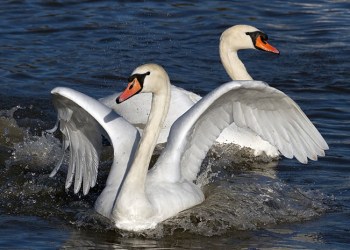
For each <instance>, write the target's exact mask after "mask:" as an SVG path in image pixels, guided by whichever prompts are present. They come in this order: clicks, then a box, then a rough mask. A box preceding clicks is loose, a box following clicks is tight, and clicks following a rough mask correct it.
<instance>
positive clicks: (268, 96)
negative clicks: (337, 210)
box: [51, 64, 328, 231]
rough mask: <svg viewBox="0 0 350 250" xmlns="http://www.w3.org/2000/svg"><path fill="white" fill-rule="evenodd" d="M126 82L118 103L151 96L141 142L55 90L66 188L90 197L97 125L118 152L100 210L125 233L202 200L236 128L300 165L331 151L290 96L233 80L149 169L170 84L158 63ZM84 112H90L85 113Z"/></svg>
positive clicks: (120, 123) (187, 121)
mask: <svg viewBox="0 0 350 250" xmlns="http://www.w3.org/2000/svg"><path fill="white" fill-rule="evenodd" d="M128 82H129V83H128V85H127V87H126V89H125V90H124V91H123V92H122V93H121V94H120V95H119V96H118V97H117V98H116V100H115V101H116V102H117V104H115V105H120V104H121V103H127V102H128V101H131V100H132V99H133V98H134V97H136V96H137V95H139V94H142V93H151V94H152V102H151V110H150V114H149V118H148V121H147V123H146V125H145V128H144V130H143V133H142V136H141V137H140V136H139V133H138V130H137V129H136V127H135V126H133V125H132V124H131V123H129V122H128V121H126V120H125V119H124V118H123V117H121V116H119V115H118V114H117V113H116V112H115V111H113V110H112V109H111V108H109V107H107V106H105V105H103V104H101V103H100V102H98V101H97V100H95V99H93V98H90V97H87V96H85V95H84V94H82V93H80V92H77V91H76V92H75V91H72V90H70V89H67V88H64V87H57V88H55V89H53V90H52V94H53V97H54V99H53V100H54V105H55V107H56V109H57V110H58V114H59V118H60V121H61V122H60V130H61V131H62V133H63V135H64V136H63V138H64V145H65V146H64V147H63V148H66V147H67V145H69V146H70V154H71V155H70V163H69V169H68V174H67V182H66V188H69V187H70V186H71V184H72V183H73V179H74V192H78V191H79V189H80V188H81V185H83V191H84V193H86V192H87V191H88V189H89V187H91V186H93V185H94V184H95V183H96V175H97V170H98V169H97V164H98V162H96V159H97V158H96V157H94V156H95V155H96V154H97V153H96V152H97V151H98V145H97V144H100V143H101V141H100V140H101V139H100V137H99V136H96V134H95V133H94V131H95V130H92V133H89V132H91V131H89V130H90V129H91V127H90V126H89V122H90V121H89V120H90V119H91V120H93V121H94V122H96V123H98V124H99V125H100V126H101V127H102V128H103V130H104V131H105V132H106V133H107V134H106V136H107V137H108V138H109V139H110V140H111V143H112V145H113V149H114V150H113V151H114V160H113V163H112V166H111V170H110V173H109V176H108V178H107V183H106V187H105V189H104V190H103V191H102V193H101V195H100V196H99V197H98V199H97V201H96V203H95V210H96V211H97V212H98V213H100V214H102V215H104V216H105V217H107V218H109V219H110V220H112V221H113V222H114V224H115V226H116V227H117V228H120V229H122V230H128V231H141V230H145V229H152V228H154V227H155V226H156V225H157V224H158V223H160V222H162V221H164V220H166V219H168V218H170V217H172V216H175V215H176V214H178V213H179V212H181V211H183V210H185V209H188V208H191V207H193V206H195V205H197V204H200V203H201V202H203V200H204V198H205V197H204V194H203V192H202V190H201V189H200V187H199V186H197V185H196V184H195V183H194V181H195V180H196V177H197V174H198V172H199V170H200V166H201V163H202V160H203V159H204V157H205V155H206V153H207V152H208V150H209V148H210V147H211V146H212V144H213V143H214V142H215V139H216V138H217V137H218V136H219V135H220V133H221V131H222V130H223V129H225V128H226V127H227V126H229V125H230V124H231V123H235V124H236V126H238V127H242V128H244V127H245V128H249V129H251V130H252V131H254V132H255V133H257V134H259V135H260V136H261V137H262V138H264V139H265V140H267V141H269V143H271V144H272V145H274V146H275V147H277V148H278V150H279V151H280V152H281V154H283V155H284V156H285V157H288V158H292V157H293V156H294V157H295V158H296V159H297V160H299V161H300V162H302V163H307V161H308V158H309V159H311V160H317V157H318V156H324V155H325V152H324V151H325V150H326V149H328V145H327V143H326V141H325V140H324V139H323V137H322V136H321V134H320V133H319V132H318V130H317V129H316V128H315V127H314V125H313V124H312V123H311V121H310V120H309V119H308V118H307V117H306V115H305V114H304V113H303V111H302V110H301V109H300V108H299V106H298V105H297V104H296V103H295V102H294V101H293V100H292V99H291V98H289V97H288V96H287V95H286V94H284V93H283V92H281V91H279V90H277V89H275V88H273V87H270V86H268V85H267V84H265V83H264V82H260V81H252V80H251V81H232V82H228V83H226V84H223V85H221V86H220V87H218V88H217V89H215V90H213V91H212V92H210V93H209V94H208V95H206V96H205V97H203V98H201V99H200V100H199V101H198V102H197V103H195V104H194V105H193V106H192V107H191V108H190V109H189V110H188V111H187V112H185V113H184V114H183V115H181V116H180V117H179V118H178V119H177V120H176V121H175V122H174V123H173V125H172V126H171V129H170V133H169V137H168V140H167V144H166V146H165V148H164V149H163V151H162V152H161V154H160V156H159V158H158V159H157V161H156V163H155V164H154V166H153V167H152V168H151V169H149V164H150V160H151V156H152V154H153V151H154V148H155V146H156V144H157V140H158V137H159V135H160V131H161V127H162V124H163V123H164V122H165V120H166V116H167V113H168V112H169V106H170V103H171V84H170V80H169V76H168V74H167V73H166V71H165V70H164V69H163V68H162V67H161V66H159V65H157V64H145V65H141V66H139V67H137V68H136V69H135V70H134V71H133V73H132V74H131V76H130V77H129V79H128ZM72 100H74V103H73V102H72ZM90 106H93V107H94V108H93V109H92V108H89V107H90ZM81 108H83V109H85V110H86V111H84V112H80V110H81ZM75 113H77V114H75ZM87 122H88V123H87ZM81 131H84V132H85V135H86V137H83V136H82V135H81V133H82V132H81ZM82 138H83V139H82ZM59 166H60V164H58V165H57V166H56V168H55V169H54V170H53V172H52V174H51V175H54V174H55V173H57V171H58V169H59Z"/></svg>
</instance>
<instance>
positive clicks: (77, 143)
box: [50, 87, 138, 195]
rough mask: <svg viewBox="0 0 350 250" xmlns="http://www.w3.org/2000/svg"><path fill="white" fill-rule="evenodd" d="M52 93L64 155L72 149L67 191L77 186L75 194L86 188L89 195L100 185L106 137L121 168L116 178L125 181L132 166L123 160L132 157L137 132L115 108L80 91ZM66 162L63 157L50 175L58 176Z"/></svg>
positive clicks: (115, 161) (66, 89)
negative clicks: (104, 138)
mask: <svg viewBox="0 0 350 250" xmlns="http://www.w3.org/2000/svg"><path fill="white" fill-rule="evenodd" d="M51 93H52V94H53V103H54V106H55V107H56V109H57V112H58V120H59V128H60V131H61V132H62V134H63V145H62V150H63V153H64V152H65V150H66V149H67V148H68V147H69V149H70V157H69V166H68V172H67V179H66V185H65V187H66V189H68V188H69V187H70V186H71V185H72V184H73V183H74V193H78V192H79V190H80V188H81V186H83V193H84V195H85V194H87V193H88V192H89V189H90V188H91V187H94V186H95V185H96V180H97V173H98V164H99V158H100V151H101V147H102V137H101V135H102V134H104V135H106V136H107V138H108V139H110V141H111V143H112V144H113V147H114V161H113V164H117V165H121V166H120V167H119V170H117V172H116V173H114V174H115V175H116V176H114V178H115V180H118V179H120V182H121V180H122V178H123V177H124V174H125V171H126V168H127V165H128V159H123V158H128V157H130V154H131V151H132V148H133V145H134V143H135V141H136V140H137V139H136V138H138V132H137V130H136V129H135V128H134V127H133V126H132V125H130V124H129V123H128V122H127V121H125V120H124V119H123V118H122V117H120V116H119V115H118V114H116V113H115V112H114V111H113V110H112V109H110V108H108V107H107V106H105V105H103V104H101V103H100V102H98V101H97V100H95V99H93V98H91V97H89V96H87V95H84V94H82V93H80V92H78V91H75V90H72V89H69V88H63V87H59V88H55V89H53V90H52V91H51ZM62 157H63V156H62ZM62 162H63V158H62V159H61V160H60V161H59V163H58V164H57V165H56V167H55V169H54V170H53V171H52V173H51V174H50V176H51V177H52V176H54V175H55V174H56V173H57V171H58V170H59V168H60V166H61V164H62ZM73 180H74V181H73ZM116 188H118V187H116Z"/></svg>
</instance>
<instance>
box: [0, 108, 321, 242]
mask: <svg viewBox="0 0 350 250" xmlns="http://www.w3.org/2000/svg"><path fill="white" fill-rule="evenodd" d="M16 110H18V107H16V108H14V109H12V110H10V111H7V112H5V111H1V113H0V114H1V118H0V120H1V129H2V130H5V131H8V132H7V133H6V135H5V136H3V137H2V138H3V139H2V141H1V146H2V147H6V149H7V150H10V151H9V152H10V153H8V154H7V155H8V158H7V159H6V160H5V161H4V166H3V167H2V168H1V169H0V172H1V173H0V174H1V175H0V193H1V194H0V195H1V197H0V209H1V210H4V211H6V212H8V213H13V214H26V215H37V216H41V217H44V218H46V217H54V218H58V219H59V220H60V221H61V222H62V223H67V222H68V223H69V224H71V225H73V226H74V227H78V228H87V229H93V230H98V231H115V232H116V233H118V234H120V235H121V236H124V237H133V236H135V235H137V236H143V237H148V238H160V237H164V236H167V235H172V234H174V233H181V232H190V233H193V234H199V235H205V236H213V235H221V234H224V233H226V232H227V231H230V230H252V229H257V228H261V227H264V226H266V225H271V224H276V223H289V222H297V221H303V220H310V219H312V218H314V217H315V216H319V215H320V214H322V213H324V212H325V211H326V210H327V208H328V207H327V205H326V203H327V199H328V198H327V197H325V196H324V195H323V194H319V193H317V192H311V191H303V190H300V189H296V188H293V187H291V186H288V185H287V184H285V183H283V182H282V181H281V180H279V179H278V177H277V175H276V172H275V170H274V168H275V166H276V164H277V161H276V160H275V159H274V160H272V161H271V159H268V158H267V157H264V156H259V157H255V158H254V157H252V155H251V152H250V150H249V149H241V148H239V147H238V146H234V145H224V146H219V145H216V146H214V147H213V148H212V149H211V150H210V152H209V153H208V154H207V157H206V158H205V160H204V161H203V164H202V170H201V173H200V175H199V177H198V180H197V184H198V185H199V186H200V187H201V188H202V189H203V191H204V193H205V196H206V199H205V201H204V202H203V203H202V204H200V205H198V206H196V207H193V208H191V209H188V210H186V211H183V212H181V213H179V214H178V215H177V216H175V217H173V218H170V219H168V220H167V221H164V222H163V223H160V224H159V225H158V226H157V227H156V228H155V229H153V230H146V231H143V232H140V233H130V232H123V231H120V230H118V229H115V228H114V227H113V223H111V222H110V221H109V220H107V219H106V218H104V217H102V216H100V215H98V214H97V213H96V212H95V211H94V210H93V203H94V201H95V200H96V198H97V196H98V195H99V193H100V192H101V191H102V189H103V187H104V183H105V180H106V178H107V176H108V171H109V166H110V164H111V160H112V159H111V147H110V146H109V147H108V146H107V147H105V149H104V152H103V153H102V155H105V156H107V157H102V160H101V163H100V167H99V177H98V183H97V186H96V187H95V188H93V189H92V190H91V192H90V193H89V194H88V195H87V196H81V195H73V194H72V191H67V190H64V182H65V175H66V174H65V172H64V171H60V172H59V173H58V174H57V176H56V177H54V178H49V173H50V172H51V170H52V169H53V166H54V165H55V163H57V161H58V160H59V157H60V156H61V143H60V141H59V139H57V138H56V137H55V136H53V135H51V134H46V133H42V134H41V135H40V136H38V135H31V133H30V132H29V130H28V129H27V128H21V127H19V126H18V124H17V123H16V120H15V119H14V118H13V114H14V112H15V111H16ZM67 162H68V161H67V159H65V161H64V163H63V164H64V165H67Z"/></svg>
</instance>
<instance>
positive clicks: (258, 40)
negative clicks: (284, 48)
mask: <svg viewBox="0 0 350 250" xmlns="http://www.w3.org/2000/svg"><path fill="white" fill-rule="evenodd" d="M255 46H256V47H258V48H259V49H261V50H264V51H267V52H271V53H274V54H279V53H280V52H279V51H278V49H276V48H275V47H273V46H272V45H271V44H269V43H267V42H266V41H265V42H263V40H261V36H258V37H257V38H256V42H255Z"/></svg>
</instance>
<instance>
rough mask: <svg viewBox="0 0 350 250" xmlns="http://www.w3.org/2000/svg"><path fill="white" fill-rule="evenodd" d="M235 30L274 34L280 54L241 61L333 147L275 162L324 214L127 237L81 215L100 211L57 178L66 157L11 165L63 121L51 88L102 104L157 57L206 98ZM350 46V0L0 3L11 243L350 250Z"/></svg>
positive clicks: (4, 193)
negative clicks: (53, 174)
mask: <svg viewBox="0 0 350 250" xmlns="http://www.w3.org/2000/svg"><path fill="white" fill-rule="evenodd" d="M235 24H249V25H253V26H255V27H257V28H259V29H260V30H262V31H264V32H265V33H267V34H268V35H269V41H270V42H271V44H273V45H274V46H276V47H277V48H278V49H279V50H280V52H281V54H280V56H276V55H272V54H268V53H262V52H260V51H252V50H249V51H248V50H247V51H242V52H240V53H239V55H240V57H241V58H242V60H243V62H244V63H245V65H246V67H247V69H248V71H249V72H250V74H251V75H252V77H253V78H254V79H256V80H263V81H265V82H267V83H269V84H270V85H271V86H273V87H275V88H278V89H279V90H281V91H283V92H285V93H287V94H288V95H289V96H290V97H291V98H292V99H293V100H295V101H296V102H297V103H298V104H299V105H300V107H301V108H302V109H303V110H304V112H305V113H306V115H307V116H308V117H309V118H310V119H311V121H312V122H313V123H314V124H315V126H316V127H317V128H318V129H319V131H320V132H321V134H322V135H323V136H324V137H325V139H326V141H327V142H328V145H329V147H330V150H328V151H327V152H326V157H323V158H320V159H319V161H316V162H310V163H309V164H308V165H302V164H300V163H298V162H297V161H296V160H295V159H292V160H288V159H284V158H282V159H281V160H280V161H279V163H278V165H277V166H276V167H275V168H274V171H275V173H276V176H277V177H278V179H279V180H280V181H281V183H283V184H285V185H288V187H291V188H293V189H294V188H295V189H297V190H302V191H303V192H305V194H310V195H311V194H312V195H311V196H312V197H317V202H319V201H320V200H324V203H325V204H324V207H323V208H325V207H327V208H325V210H326V211H323V212H322V213H320V215H318V216H310V217H309V218H308V219H305V218H304V219H300V221H298V220H296V221H294V222H292V221H291V220H290V222H289V223H286V222H285V221H284V222H283V223H279V221H278V220H276V221H275V223H271V224H263V225H256V227H255V228H248V229H246V230H245V229H243V228H229V229H228V230H226V231H225V232H224V233H221V234H219V235H216V236H206V235H203V234H202V233H198V234H196V233H194V232H186V231H184V232H175V233H174V234H171V235H168V236H167V235H165V236H159V235H156V236H155V237H148V236H147V237H146V236H144V237H142V236H130V235H128V236H125V235H124V234H123V233H120V232H116V231H115V230H113V229H111V230H103V229H102V228H103V226H100V227H98V226H97V227H95V226H93V225H94V223H95V222H94V217H93V216H91V215H89V216H88V218H89V219H88V220H89V222H87V221H86V220H85V219H81V218H82V217H84V216H85V213H86V211H87V212H89V213H92V214H93V207H92V206H93V205H92V204H93V200H94V198H95V197H94V196H93V195H92V197H79V196H78V197H77V196H74V195H73V194H71V193H69V192H65V191H64V190H63V189H64V180H62V182H60V179H59V180H57V179H56V180H52V179H50V180H48V173H49V172H50V170H51V169H52V168H53V166H54V163H52V162H47V161H45V162H40V161H35V163H33V162H34V160H33V159H34V158H33V156H31V157H28V156H26V155H22V156H20V157H17V158H16V159H14V158H13V152H16V150H17V151H18V148H16V147H15V146H14V145H17V144H16V143H23V142H24V143H27V145H28V144H31V145H33V144H35V143H36V142H37V141H36V140H34V139H33V137H30V138H31V139H28V137H26V135H27V136H28V134H30V135H32V136H34V135H35V136H41V132H42V131H44V130H45V129H48V128H50V127H52V126H53V125H54V123H55V118H56V113H55V110H54V107H53V105H52V103H51V96H50V91H51V89H53V88H54V87H56V86H67V87H70V88H74V89H76V90H79V91H81V92H83V93H85V94H88V95H91V96H93V97H95V98H99V97H102V96H105V95H108V94H110V93H112V92H115V91H120V90H121V89H123V87H124V86H125V83H126V79H127V77H128V76H129V74H130V73H131V72H132V71H133V69H134V68H135V67H136V66H138V65H140V64H144V63H147V62H154V63H158V64H161V65H163V66H164V68H165V69H166V70H167V72H168V73H169V76H170V78H171V81H172V83H173V84H175V85H177V86H180V87H183V88H185V89H187V90H190V91H193V92H195V93H197V94H200V95H204V94H206V93H208V92H209V91H211V90H213V89H214V88H215V87H217V86H219V85H220V84H222V83H224V82H227V81H229V80H230V79H229V77H228V75H227V74H226V72H225V71H224V69H223V67H222V65H221V62H220V57H219V51H218V44H219V37H220V34H221V33H222V32H223V31H224V30H225V29H226V28H228V27H230V26H232V25H235ZM349 41H350V2H349V1H346V0H343V1H342V0H320V1H313V0H303V1H299V0H294V1H282V0H271V1H265V2H264V1H253V0H249V1H207V0H204V1H93V0H86V1H69V0H66V1H64V0H49V1H46V0H4V1H1V2H0V110H2V111H3V112H2V113H1V119H0V121H1V123H0V128H1V131H2V135H1V138H0V143H1V144H0V173H1V174H0V222H1V223H0V224H1V227H0V247H1V248H19V249H21V248H24V249H57V248H62V249H65V248H74V249H76V248H79V247H81V248H91V249H101V248H117V249H123V248H132V247H136V248H212V249H216V248H224V249H235V248H237V249H241V248H244V249H247V248H250V249H254V248H257V249H259V248H265V249H270V248H282V249H348V248H349V247H350V146H349V145H350V82H349V79H350V62H349V55H350V49H349ZM18 105H19V106H20V107H21V108H20V109H18V110H17V111H16V112H15V113H11V112H10V113H9V112H7V111H8V110H10V109H11V108H14V107H16V106H18ZM5 111H6V112H5ZM13 119H14V120H15V121H14V120H13ZM17 126H18V127H17ZM22 135H24V137H22ZM23 138H27V140H25V139H23ZM38 140H39V139H38ZM45 143H47V144H48V145H50V146H52V145H56V144H54V142H51V141H50V140H49V139H47V141H45ZM50 143H51V144H50ZM33 147H34V146H33ZM42 152H43V151H42ZM37 155H38V154H37ZM39 156H40V154H39ZM39 158H40V157H39ZM43 158H44V157H42V159H43ZM32 166H35V167H32ZM34 168H35V170H33V169H34ZM249 178H251V176H250V177H249ZM244 180H245V179H244ZM55 188H57V190H61V189H62V190H61V191H60V192H58V191H53V190H56V189H55ZM60 188H61V189H60ZM315 199H316V198H315ZM67 204H69V205H67ZM315 207H317V206H316V205H315ZM84 218H85V217H84ZM96 220H97V221H98V222H96V224H101V223H102V222H100V221H99V220H98V219H96ZM91 221H92V222H91ZM102 224H103V223H102ZM103 225H106V224H103Z"/></svg>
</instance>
